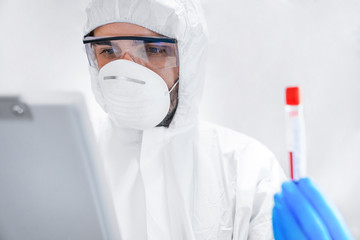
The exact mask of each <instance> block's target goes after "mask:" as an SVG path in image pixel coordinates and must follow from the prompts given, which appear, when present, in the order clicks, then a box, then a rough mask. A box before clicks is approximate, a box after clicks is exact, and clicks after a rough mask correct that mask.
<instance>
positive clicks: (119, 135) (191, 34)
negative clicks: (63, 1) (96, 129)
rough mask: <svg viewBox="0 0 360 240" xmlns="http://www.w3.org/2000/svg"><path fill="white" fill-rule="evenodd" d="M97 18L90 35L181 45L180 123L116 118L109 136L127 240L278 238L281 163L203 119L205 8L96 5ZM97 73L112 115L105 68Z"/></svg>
mask: <svg viewBox="0 0 360 240" xmlns="http://www.w3.org/2000/svg"><path fill="white" fill-rule="evenodd" d="M87 17H88V20H87V23H86V26H85V33H84V35H86V34H88V33H89V32H91V31H92V30H94V29H95V28H97V27H99V26H101V25H104V24H107V23H112V22H128V23H133V24H137V25H140V26H143V27H146V28H148V29H150V30H152V31H154V32H157V33H159V34H162V35H165V36H167V37H171V38H176V39H177V40H178V49H179V61H180V63H179V66H180V76H179V102H178V107H177V111H176V114H175V116H174V118H173V120H172V122H171V124H170V126H169V127H168V128H165V127H154V128H150V129H147V130H143V131H140V130H134V129H129V128H123V127H121V126H118V125H115V124H114V123H113V122H112V121H111V120H109V121H108V123H107V124H106V126H105V127H104V128H105V129H103V131H102V133H103V134H102V135H101V137H100V139H99V144H100V147H101V151H102V155H103V158H104V162H105V168H106V171H107V175H108V178H109V181H110V185H111V189H112V193H113V198H114V202H115V205H116V211H117V217H118V222H119V228H120V233H121V237H122V239H123V240H145V239H148V240H195V239H196V240H211V239H212V240H231V239H235V240H240V239H257V240H261V239H272V238H273V234H272V225H271V211H272V206H273V195H274V193H275V192H276V191H278V190H279V187H280V184H281V182H282V180H284V174H283V172H282V170H281V168H280V166H279V164H278V163H277V161H276V159H275V158H274V156H273V155H272V154H271V153H270V151H269V150H267V148H266V147H264V146H263V145H262V144H260V143H259V142H257V141H256V140H254V139H252V138H249V137H247V136H245V135H242V134H240V133H237V132H234V131H232V130H228V129H225V128H220V127H217V126H214V125H211V124H208V123H205V122H202V121H200V120H198V116H197V115H198V105H199V101H200V97H201V92H202V89H203V83H204V62H205V61H204V53H205V48H206V42H207V29H206V24H205V19H204V17H203V14H202V12H201V8H200V5H199V3H197V1H195V0H131V1H130V0H93V1H92V2H91V3H90V5H89V7H88V8H87ZM90 72H91V76H92V88H93V91H94V94H95V97H96V99H97V101H98V102H99V104H100V105H101V106H102V107H103V109H104V110H105V111H106V104H105V102H104V99H103V96H102V92H101V88H100V86H99V82H98V78H97V75H98V73H97V72H98V70H97V69H94V68H92V67H91V69H90ZM221 81H224V80H223V79H222V80H221ZM224 83H225V82H224Z"/></svg>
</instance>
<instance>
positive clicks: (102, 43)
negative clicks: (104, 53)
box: [92, 41, 112, 46]
mask: <svg viewBox="0 0 360 240" xmlns="http://www.w3.org/2000/svg"><path fill="white" fill-rule="evenodd" d="M92 44H94V45H106V46H112V44H111V42H110V41H103V42H93V43H92Z"/></svg>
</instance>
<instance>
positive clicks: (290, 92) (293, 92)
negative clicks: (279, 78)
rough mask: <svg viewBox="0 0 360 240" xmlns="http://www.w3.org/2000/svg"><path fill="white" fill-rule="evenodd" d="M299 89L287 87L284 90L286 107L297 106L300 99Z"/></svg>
mask: <svg viewBox="0 0 360 240" xmlns="http://www.w3.org/2000/svg"><path fill="white" fill-rule="evenodd" d="M300 97H301V96H300V88H299V87H288V88H286V104H287V105H299V104H300V103H301V99H300Z"/></svg>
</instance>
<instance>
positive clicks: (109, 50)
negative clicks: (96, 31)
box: [99, 48, 115, 55]
mask: <svg viewBox="0 0 360 240" xmlns="http://www.w3.org/2000/svg"><path fill="white" fill-rule="evenodd" d="M114 53H115V52H114V49H113V48H105V49H101V51H100V53H99V54H100V55H112V54H114Z"/></svg>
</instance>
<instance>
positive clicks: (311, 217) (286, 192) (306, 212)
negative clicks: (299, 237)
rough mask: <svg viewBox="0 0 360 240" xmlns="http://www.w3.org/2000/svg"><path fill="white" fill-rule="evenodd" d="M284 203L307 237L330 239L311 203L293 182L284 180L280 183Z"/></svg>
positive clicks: (316, 239)
mask: <svg viewBox="0 0 360 240" xmlns="http://www.w3.org/2000/svg"><path fill="white" fill-rule="evenodd" d="M282 191H283V196H284V200H285V203H286V205H287V206H288V208H289V210H290V211H291V212H292V214H293V215H294V217H295V219H296V220H297V222H298V224H299V225H300V227H301V229H302V230H303V232H304V234H305V235H306V236H307V238H308V239H314V240H322V239H323V240H327V239H329V240H331V237H330V234H329V232H328V231H327V228H326V226H325V224H324V223H323V222H322V220H321V219H320V217H319V216H318V214H317V213H316V211H315V210H314V209H313V207H312V206H311V204H310V203H309V202H308V201H307V199H306V198H305V197H304V196H303V195H302V192H301V191H300V190H299V189H298V187H297V186H296V184H295V183H294V182H292V181H291V182H285V183H283V185H282Z"/></svg>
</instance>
